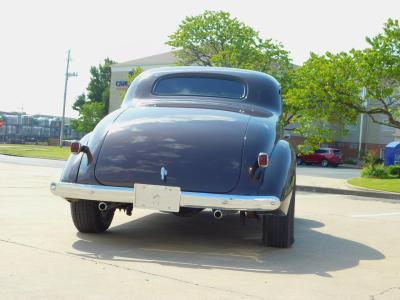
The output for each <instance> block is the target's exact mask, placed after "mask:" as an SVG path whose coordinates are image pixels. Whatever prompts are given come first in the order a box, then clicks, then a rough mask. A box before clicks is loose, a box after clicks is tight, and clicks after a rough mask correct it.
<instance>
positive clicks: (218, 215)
mask: <svg viewBox="0 0 400 300" xmlns="http://www.w3.org/2000/svg"><path fill="white" fill-rule="evenodd" d="M98 208H99V210H100V211H102V212H104V211H106V210H107V209H108V208H109V207H108V204H107V203H106V202H100V203H99V205H98ZM212 212H213V215H214V218H216V219H218V220H221V219H222V218H223V217H224V212H223V211H222V210H220V209H213V210H212Z"/></svg>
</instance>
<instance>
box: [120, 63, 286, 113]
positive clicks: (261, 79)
mask: <svg viewBox="0 0 400 300" xmlns="http://www.w3.org/2000/svg"><path fill="white" fill-rule="evenodd" d="M179 75H187V76H191V75H194V76H202V75H204V76H213V77H214V76H227V77H233V78H236V79H238V80H240V81H242V82H243V83H244V84H245V85H246V87H247V94H246V97H245V98H244V99H243V100H244V101H245V102H246V103H248V104H253V105H258V106H261V107H264V108H267V109H269V110H270V111H272V112H275V113H278V114H281V113H282V100H281V87H280V84H279V82H278V81H277V80H276V79H275V78H274V77H272V76H270V75H268V74H265V73H262V72H258V71H252V70H244V69H236V68H225V67H203V66H189V67H187V66H177V67H161V68H154V69H149V70H146V71H144V72H143V73H141V74H140V75H139V76H138V77H136V78H135V80H134V81H133V82H132V84H131V86H130V87H129V89H128V92H127V94H126V96H125V99H124V103H123V106H126V105H130V104H131V103H133V99H150V98H152V99H157V97H158V96H157V95H154V93H153V92H152V91H153V87H154V86H155V84H156V82H157V81H158V80H159V79H161V78H163V77H164V76H165V77H166V76H168V77H169V76H179ZM164 99H165V98H164ZM193 99H194V97H193Z"/></svg>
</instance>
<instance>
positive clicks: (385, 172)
mask: <svg viewBox="0 0 400 300" xmlns="http://www.w3.org/2000/svg"><path fill="white" fill-rule="evenodd" d="M361 177H373V178H380V179H386V178H390V176H389V168H385V166H384V165H382V164H380V165H370V166H367V167H364V168H363V169H362V170H361Z"/></svg>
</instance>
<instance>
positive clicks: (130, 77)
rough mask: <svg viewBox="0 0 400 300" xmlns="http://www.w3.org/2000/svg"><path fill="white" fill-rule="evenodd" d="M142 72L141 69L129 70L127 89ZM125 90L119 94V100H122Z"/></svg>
mask: <svg viewBox="0 0 400 300" xmlns="http://www.w3.org/2000/svg"><path fill="white" fill-rule="evenodd" d="M142 72H143V68H142V67H136V68H135V69H133V70H131V71H130V72H129V73H128V87H129V86H130V85H131V83H132V81H133V80H134V79H135V78H136V77H138V76H139V74H140V73H142ZM126 92H127V90H122V91H120V93H119V96H120V97H121V100H124V98H125V95H126Z"/></svg>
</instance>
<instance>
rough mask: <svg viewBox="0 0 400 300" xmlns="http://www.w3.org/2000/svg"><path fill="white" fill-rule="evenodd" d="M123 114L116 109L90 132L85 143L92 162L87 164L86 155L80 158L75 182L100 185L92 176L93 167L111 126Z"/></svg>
mask: <svg viewBox="0 0 400 300" xmlns="http://www.w3.org/2000/svg"><path fill="white" fill-rule="evenodd" d="M122 112H123V109H118V110H116V111H114V112H112V113H111V114H109V115H107V116H106V117H104V118H103V119H102V120H101V121H100V123H99V124H98V125H97V126H96V128H95V129H94V130H93V131H92V133H91V136H90V138H89V140H88V142H87V145H88V146H89V149H90V151H91V153H92V155H93V162H92V163H91V164H89V163H88V159H87V156H86V155H83V156H82V161H81V166H80V168H79V173H78V177H77V180H76V182H78V183H83V184H100V183H99V182H98V181H97V180H96V178H95V176H94V167H95V164H96V161H97V159H98V156H99V153H100V150H101V147H102V145H103V141H104V138H105V136H106V135H107V132H108V130H109V129H110V126H111V124H112V123H113V122H114V121H115V119H116V118H117V117H118V116H119V115H120V114H121V113H122Z"/></svg>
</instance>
